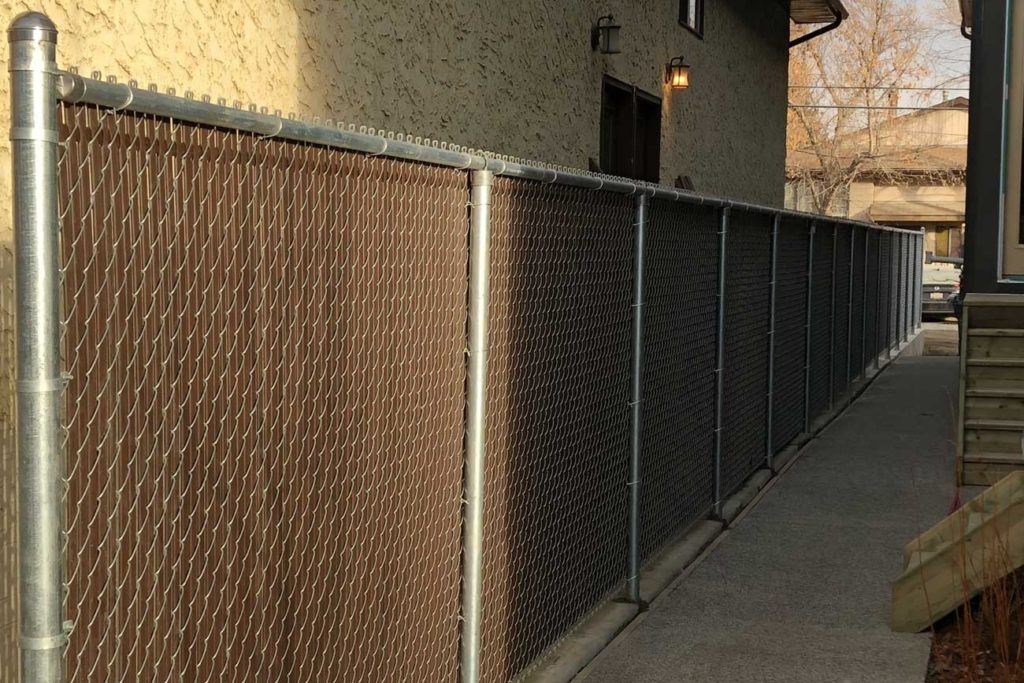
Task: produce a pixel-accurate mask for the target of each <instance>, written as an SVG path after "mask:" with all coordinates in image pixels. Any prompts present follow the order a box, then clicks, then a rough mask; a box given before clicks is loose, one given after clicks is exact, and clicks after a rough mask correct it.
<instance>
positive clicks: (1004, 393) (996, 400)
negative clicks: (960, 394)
mask: <svg viewBox="0 0 1024 683" xmlns="http://www.w3.org/2000/svg"><path fill="white" fill-rule="evenodd" d="M964 417H965V418H966V419H967V420H968V421H974V420H1024V392H1021V390H1019V389H968V390H967V391H966V396H965V397H964Z"/></svg>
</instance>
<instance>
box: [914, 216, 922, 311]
mask: <svg viewBox="0 0 1024 683" xmlns="http://www.w3.org/2000/svg"><path fill="white" fill-rule="evenodd" d="M914 262H915V263H916V264H917V278H916V279H915V282H914V294H915V296H916V302H915V308H914V322H915V323H916V324H917V329H921V311H922V308H921V307H922V306H923V304H924V229H922V230H921V232H920V233H918V235H917V256H916V257H915V260H914Z"/></svg>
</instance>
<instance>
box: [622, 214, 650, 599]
mask: <svg viewBox="0 0 1024 683" xmlns="http://www.w3.org/2000/svg"><path fill="white" fill-rule="evenodd" d="M647 205H648V198H647V196H646V195H642V194H641V195H638V196H637V198H636V206H635V210H636V214H635V216H634V221H633V235H634V240H635V246H634V251H635V253H634V261H633V395H632V397H631V407H632V411H633V422H632V425H631V430H632V434H631V436H632V438H631V441H630V453H629V481H628V482H627V485H628V487H629V586H628V590H629V599H630V600H631V601H633V602H634V603H636V604H638V605H640V604H641V602H642V601H641V599H640V448H641V442H640V429H641V420H642V419H643V411H642V410H641V409H640V406H641V402H642V401H643V396H642V392H643V367H644V365H643V349H644V346H643V342H644V254H645V244H644V243H645V233H646V231H647Z"/></svg>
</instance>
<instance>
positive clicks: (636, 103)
mask: <svg viewBox="0 0 1024 683" xmlns="http://www.w3.org/2000/svg"><path fill="white" fill-rule="evenodd" d="M601 171H602V172H604V173H611V174H612V175H621V176H626V177H627V178H634V179H636V180H647V181H650V182H652V183H656V182H658V179H659V177H660V174H661V99H659V98H657V97H655V96H654V95H651V94H650V93H646V92H644V91H643V90H640V89H638V88H636V87H635V86H632V85H628V84H626V83H623V82H621V81H617V80H615V79H614V78H610V77H607V76H606V77H605V79H604V86H603V90H602V93H601Z"/></svg>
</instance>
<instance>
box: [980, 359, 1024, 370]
mask: <svg viewBox="0 0 1024 683" xmlns="http://www.w3.org/2000/svg"><path fill="white" fill-rule="evenodd" d="M967 364H968V365H974V366H979V367H986V368H1024V358H968V359H967Z"/></svg>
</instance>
